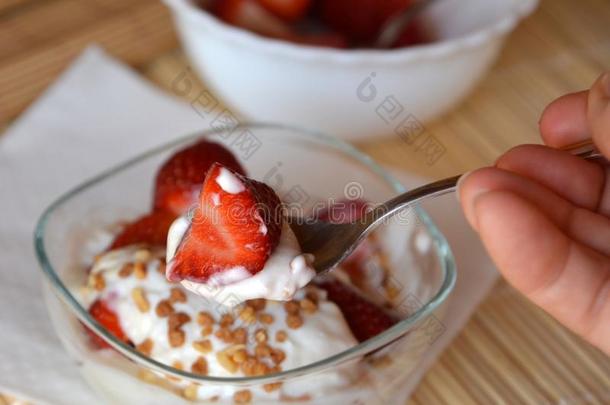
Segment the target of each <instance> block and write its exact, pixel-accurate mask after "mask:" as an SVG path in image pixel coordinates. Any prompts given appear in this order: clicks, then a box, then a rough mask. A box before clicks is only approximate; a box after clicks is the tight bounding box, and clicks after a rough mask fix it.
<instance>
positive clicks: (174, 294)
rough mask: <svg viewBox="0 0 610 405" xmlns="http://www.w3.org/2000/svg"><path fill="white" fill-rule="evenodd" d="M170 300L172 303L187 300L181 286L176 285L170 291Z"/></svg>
mask: <svg viewBox="0 0 610 405" xmlns="http://www.w3.org/2000/svg"><path fill="white" fill-rule="evenodd" d="M169 302H171V303H172V304H175V303H176V302H186V294H185V293H184V291H182V289H181V288H180V287H174V288H172V290H171V292H170V295H169Z"/></svg>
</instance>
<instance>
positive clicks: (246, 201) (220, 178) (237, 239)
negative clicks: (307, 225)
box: [167, 163, 282, 285]
mask: <svg viewBox="0 0 610 405" xmlns="http://www.w3.org/2000/svg"><path fill="white" fill-rule="evenodd" d="M280 214H281V213H280V199H279V197H278V196H277V195H276V194H275V192H274V191H273V189H271V187H269V186H267V185H266V184H263V183H260V182H258V181H255V180H252V179H249V178H247V177H245V176H243V175H241V174H239V173H238V172H236V171H233V170H231V169H230V168H228V167H225V166H223V165H221V164H219V163H215V164H214V165H212V167H211V168H210V170H209V171H208V173H207V176H206V178H205V181H204V183H203V187H202V189H201V194H200V195H199V204H198V206H197V207H196V208H195V210H194V213H193V217H192V220H191V224H190V226H189V227H188V229H187V230H186V232H185V233H184V236H183V238H182V241H181V242H180V243H179V244H178V247H177V248H176V252H175V253H174V255H173V257H168V259H170V260H169V263H168V266H167V277H168V279H169V280H170V281H182V280H188V281H192V282H197V283H209V284H214V285H226V284H230V283H232V282H237V281H240V280H242V279H245V278H248V277H250V276H252V275H254V274H256V273H258V272H259V271H261V270H262V269H263V267H264V266H265V263H266V262H267V259H268V258H269V257H270V256H271V253H272V252H273V250H274V249H275V248H276V246H277V245H278V243H279V240H280V234H281V227H282V218H281V215H280ZM168 253H170V256H171V252H168Z"/></svg>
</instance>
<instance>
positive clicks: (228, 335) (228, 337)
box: [214, 327, 235, 343]
mask: <svg viewBox="0 0 610 405" xmlns="http://www.w3.org/2000/svg"><path fill="white" fill-rule="evenodd" d="M214 336H216V337H217V338H218V339H220V340H222V341H223V342H225V343H233V341H234V340H235V339H234V337H233V332H231V330H230V329H228V328H223V327H220V328H218V329H217V330H216V332H214Z"/></svg>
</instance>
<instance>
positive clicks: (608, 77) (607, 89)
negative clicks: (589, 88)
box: [601, 72, 610, 98]
mask: <svg viewBox="0 0 610 405" xmlns="http://www.w3.org/2000/svg"><path fill="white" fill-rule="evenodd" d="M601 83H602V87H603V89H604V93H605V95H606V97H607V98H610V72H606V73H604V76H602V80H601Z"/></svg>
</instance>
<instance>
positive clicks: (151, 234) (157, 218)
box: [110, 210, 176, 250]
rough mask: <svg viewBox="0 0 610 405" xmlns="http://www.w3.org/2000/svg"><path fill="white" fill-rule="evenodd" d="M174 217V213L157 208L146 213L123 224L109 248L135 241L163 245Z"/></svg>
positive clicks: (119, 246)
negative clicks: (123, 226)
mask: <svg viewBox="0 0 610 405" xmlns="http://www.w3.org/2000/svg"><path fill="white" fill-rule="evenodd" d="M174 219H176V215H174V214H173V213H171V212H168V211H162V210H158V211H153V212H152V213H150V214H146V215H144V216H142V217H140V218H138V219H136V220H135V221H134V222H131V223H130V224H128V225H127V226H125V228H123V230H122V231H121V233H119V234H118V235H117V236H116V238H114V241H113V242H112V245H110V250H112V249H118V248H121V247H124V246H129V245H134V244H136V243H145V244H148V245H157V246H165V244H166V242H167V232H168V231H169V227H170V225H171V224H172V222H173V221H174Z"/></svg>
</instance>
